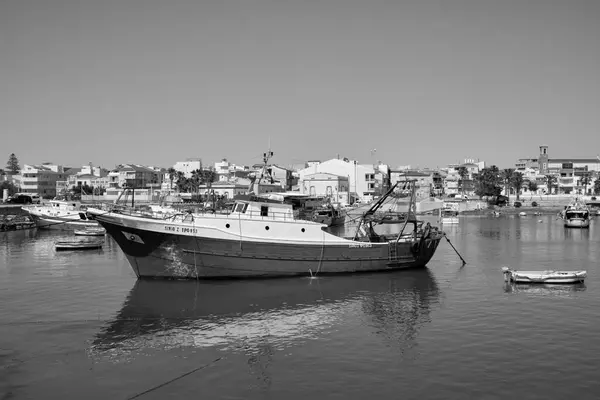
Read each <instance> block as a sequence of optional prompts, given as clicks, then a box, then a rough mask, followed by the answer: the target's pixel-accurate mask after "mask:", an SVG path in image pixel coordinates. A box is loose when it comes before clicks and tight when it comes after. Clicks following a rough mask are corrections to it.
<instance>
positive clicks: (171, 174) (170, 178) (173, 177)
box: [167, 167, 177, 191]
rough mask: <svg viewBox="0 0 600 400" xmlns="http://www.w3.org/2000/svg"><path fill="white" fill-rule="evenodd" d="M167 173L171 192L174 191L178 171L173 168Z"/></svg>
mask: <svg viewBox="0 0 600 400" xmlns="http://www.w3.org/2000/svg"><path fill="white" fill-rule="evenodd" d="M167 173H168V174H169V182H171V184H170V186H169V191H172V190H173V179H175V177H176V176H177V171H176V170H175V168H173V167H171V168H169V169H168V170H167Z"/></svg>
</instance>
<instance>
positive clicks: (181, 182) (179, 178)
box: [175, 171, 189, 192]
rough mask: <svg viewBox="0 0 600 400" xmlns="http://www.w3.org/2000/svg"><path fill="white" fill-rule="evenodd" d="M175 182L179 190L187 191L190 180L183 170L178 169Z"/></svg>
mask: <svg viewBox="0 0 600 400" xmlns="http://www.w3.org/2000/svg"><path fill="white" fill-rule="evenodd" d="M175 178H176V180H175V184H176V185H177V190H179V192H187V190H188V188H189V181H188V179H187V178H186V177H185V174H184V173H183V172H181V171H177V173H176V174H175Z"/></svg>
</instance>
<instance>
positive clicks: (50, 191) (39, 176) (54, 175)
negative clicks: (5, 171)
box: [19, 163, 67, 198]
mask: <svg viewBox="0 0 600 400" xmlns="http://www.w3.org/2000/svg"><path fill="white" fill-rule="evenodd" d="M66 177H67V174H66V173H65V172H64V169H63V167H62V166H61V165H56V164H51V163H44V164H42V165H29V164H24V165H23V168H22V169H21V175H20V182H19V186H20V189H19V190H20V191H21V192H22V193H36V194H38V195H39V196H40V197H42V198H53V197H55V196H56V182H57V181H64V180H66Z"/></svg>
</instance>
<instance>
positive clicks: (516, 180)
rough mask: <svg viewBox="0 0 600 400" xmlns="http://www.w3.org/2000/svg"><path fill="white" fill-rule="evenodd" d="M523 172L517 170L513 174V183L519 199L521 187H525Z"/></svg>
mask: <svg viewBox="0 0 600 400" xmlns="http://www.w3.org/2000/svg"><path fill="white" fill-rule="evenodd" d="M523 181H524V179H523V174H522V173H520V172H519V171H515V172H513V174H512V178H511V184H512V187H513V188H515V191H516V192H517V200H519V195H520V194H521V189H522V188H523Z"/></svg>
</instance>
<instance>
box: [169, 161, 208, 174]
mask: <svg viewBox="0 0 600 400" xmlns="http://www.w3.org/2000/svg"><path fill="white" fill-rule="evenodd" d="M201 168H202V160H201V159H200V158H188V159H187V160H185V161H177V162H176V163H175V165H173V169H175V171H181V172H183V175H184V176H185V177H186V178H191V177H192V172H193V171H195V170H197V169H201Z"/></svg>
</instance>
